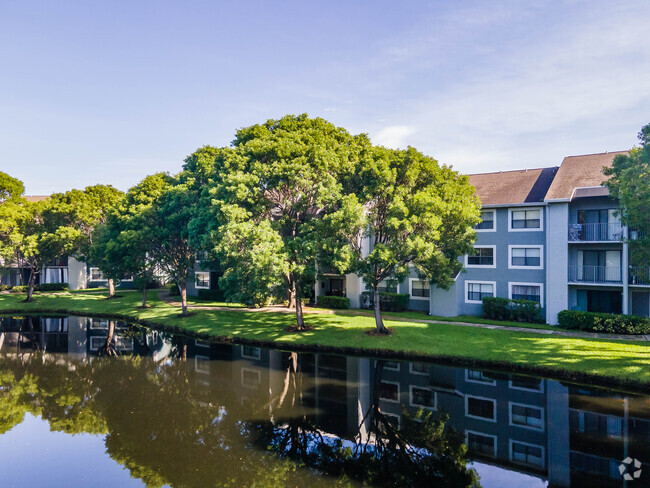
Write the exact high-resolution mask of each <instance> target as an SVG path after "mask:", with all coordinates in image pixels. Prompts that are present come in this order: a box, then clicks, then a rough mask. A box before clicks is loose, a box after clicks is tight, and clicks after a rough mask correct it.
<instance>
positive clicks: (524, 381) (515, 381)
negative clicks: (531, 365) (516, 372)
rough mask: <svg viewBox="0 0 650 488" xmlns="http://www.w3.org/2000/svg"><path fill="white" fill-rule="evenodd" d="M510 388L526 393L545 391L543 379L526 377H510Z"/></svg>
mask: <svg viewBox="0 0 650 488" xmlns="http://www.w3.org/2000/svg"><path fill="white" fill-rule="evenodd" d="M510 388H512V389H513V390H524V391H536V392H543V391H544V383H542V379H541V378H527V377H525V376H511V377H510Z"/></svg>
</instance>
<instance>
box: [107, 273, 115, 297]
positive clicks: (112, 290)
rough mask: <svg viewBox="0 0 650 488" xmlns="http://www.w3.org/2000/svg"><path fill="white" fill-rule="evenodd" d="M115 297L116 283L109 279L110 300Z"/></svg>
mask: <svg viewBox="0 0 650 488" xmlns="http://www.w3.org/2000/svg"><path fill="white" fill-rule="evenodd" d="M114 296H115V281H114V280H113V278H109V279H108V298H113V297H114Z"/></svg>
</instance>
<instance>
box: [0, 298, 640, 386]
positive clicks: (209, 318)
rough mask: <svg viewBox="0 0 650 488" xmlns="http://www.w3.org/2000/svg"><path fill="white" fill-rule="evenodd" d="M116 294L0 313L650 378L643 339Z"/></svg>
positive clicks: (17, 305) (16, 302)
mask: <svg viewBox="0 0 650 488" xmlns="http://www.w3.org/2000/svg"><path fill="white" fill-rule="evenodd" d="M120 294H121V295H122V298H119V299H114V300H107V299H106V294H96V293H74V294H72V293H70V294H60V295H51V294H40V295H37V296H36V297H35V300H34V302H33V303H23V302H22V300H24V297H25V295H10V294H0V312H1V311H12V312H22V311H24V312H29V311H33V312H37V311H42V312H45V311H47V312H62V313H65V312H66V311H72V312H75V313H82V314H88V315H93V314H112V315H117V316H120V317H124V318H126V317H130V318H133V319H138V320H141V321H146V322H147V323H149V324H159V325H163V326H171V327H180V328H182V329H185V330H188V331H191V332H195V333H204V334H210V335H212V336H215V337H237V338H242V339H252V340H258V341H268V342H274V343H277V344H280V345H281V344H287V345H291V344H294V345H319V346H327V347H339V348H354V349H358V350H364V351H366V352H369V353H373V352H378V351H383V352H386V351H390V352H397V353H405V354H413V355H423V356H429V357H435V358H462V359H465V360H476V361H481V362H494V363H499V364H501V365H504V364H509V365H515V366H522V367H526V368H529V369H540V368H541V369H542V370H544V371H549V372H554V371H555V372H570V373H578V374H590V375H598V376H602V377H606V378H608V379H612V380H617V381H620V382H624V383H628V384H635V383H636V384H645V385H650V345H649V344H648V343H647V342H629V341H615V340H597V339H587V338H585V339H583V338H575V337H563V336H549V335H542V334H535V333H532V332H531V333H529V332H518V331H509V330H490V329H482V328H477V327H465V326H458V325H453V324H446V323H442V324H431V323H419V322H404V321H397V320H391V319H390V317H388V316H387V317H386V325H387V326H388V327H390V328H391V329H392V330H393V331H394V334H393V335H391V336H388V337H371V336H368V335H367V334H366V333H365V332H366V331H368V330H371V329H372V328H373V327H374V319H373V318H372V317H367V316H358V315H343V314H308V315H306V320H307V322H308V325H310V326H312V327H313V330H311V331H309V332H306V333H299V334H298V333H292V332H288V331H287V330H286V329H287V327H289V326H291V325H293V324H294V323H295V317H294V316H293V315H291V314H285V313H276V312H274V313H263V312H249V311H213V310H191V312H192V316H190V317H186V318H179V309H178V308H177V307H174V306H171V305H169V304H167V303H165V302H163V301H161V300H159V299H158V297H157V292H150V294H149V295H150V298H149V303H150V305H151V307H150V308H148V309H144V310H143V309H139V308H138V306H139V305H140V300H141V297H140V294H139V293H126V292H125V293H118V295H120ZM387 315H388V314H387ZM400 315H401V314H400ZM422 315H424V314H422ZM424 316H425V317H427V316H426V315H424ZM414 318H415V317H414Z"/></svg>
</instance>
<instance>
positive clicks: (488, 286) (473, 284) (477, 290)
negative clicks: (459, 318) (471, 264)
mask: <svg viewBox="0 0 650 488" xmlns="http://www.w3.org/2000/svg"><path fill="white" fill-rule="evenodd" d="M496 287H497V285H496V282H495V281H487V282H480V281H466V282H465V303H482V300H483V297H493V296H496V293H495V290H496Z"/></svg>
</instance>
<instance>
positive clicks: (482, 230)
mask: <svg viewBox="0 0 650 488" xmlns="http://www.w3.org/2000/svg"><path fill="white" fill-rule="evenodd" d="M481 212H492V217H493V218H492V222H493V225H492V228H491V229H474V230H475V231H476V232H496V231H497V209H496V208H487V209H486V208H482V209H481Z"/></svg>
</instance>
